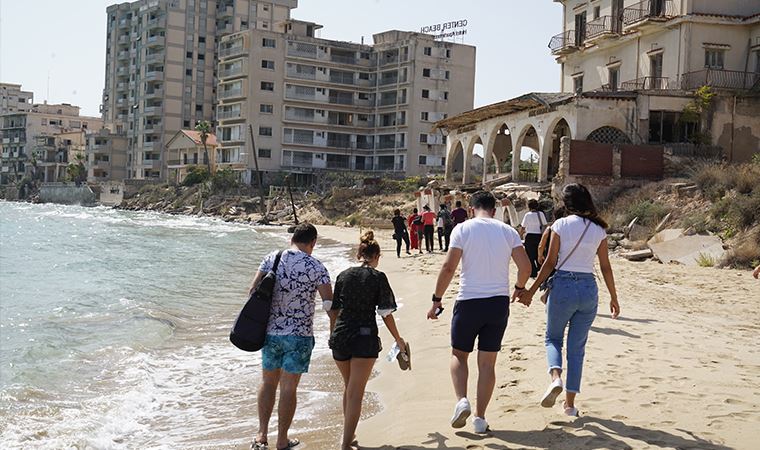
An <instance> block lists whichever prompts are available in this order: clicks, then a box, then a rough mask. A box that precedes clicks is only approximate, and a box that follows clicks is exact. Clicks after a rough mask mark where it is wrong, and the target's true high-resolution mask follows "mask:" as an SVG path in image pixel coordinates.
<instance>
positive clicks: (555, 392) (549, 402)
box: [541, 378, 562, 408]
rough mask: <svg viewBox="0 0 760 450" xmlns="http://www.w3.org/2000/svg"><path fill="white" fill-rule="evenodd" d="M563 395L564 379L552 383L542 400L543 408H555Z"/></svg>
mask: <svg viewBox="0 0 760 450" xmlns="http://www.w3.org/2000/svg"><path fill="white" fill-rule="evenodd" d="M561 393H562V379H560V378H557V379H556V380H554V381H553V382H552V384H550V385H549V388H548V389H546V393H545V394H544V396H543V398H542V399H541V406H543V407H544V408H551V407H552V406H554V403H556V402H557V397H558V396H559V394H561Z"/></svg>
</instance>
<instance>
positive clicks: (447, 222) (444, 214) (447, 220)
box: [438, 209, 454, 227]
mask: <svg viewBox="0 0 760 450" xmlns="http://www.w3.org/2000/svg"><path fill="white" fill-rule="evenodd" d="M438 218H439V219H443V226H444V227H451V226H452V225H454V219H452V218H451V213H450V212H449V210H448V209H442V210H440V211H438Z"/></svg>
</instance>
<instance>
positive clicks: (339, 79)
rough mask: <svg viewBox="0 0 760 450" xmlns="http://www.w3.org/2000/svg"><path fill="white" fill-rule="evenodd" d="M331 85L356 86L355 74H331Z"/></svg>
mask: <svg viewBox="0 0 760 450" xmlns="http://www.w3.org/2000/svg"><path fill="white" fill-rule="evenodd" d="M330 83H336V84H351V85H353V84H354V74H353V73H343V72H337V73H336V72H332V71H331V72H330Z"/></svg>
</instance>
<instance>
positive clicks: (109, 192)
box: [98, 183, 124, 206]
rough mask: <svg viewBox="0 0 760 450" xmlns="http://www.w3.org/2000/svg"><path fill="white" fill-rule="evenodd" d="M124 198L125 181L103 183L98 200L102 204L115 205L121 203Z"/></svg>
mask: <svg viewBox="0 0 760 450" xmlns="http://www.w3.org/2000/svg"><path fill="white" fill-rule="evenodd" d="M123 200H124V183H101V184H100V198H99V199H98V201H99V202H100V204H101V205H106V206H115V205H119V204H121V202H122V201H123Z"/></svg>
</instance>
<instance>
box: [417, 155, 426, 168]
mask: <svg viewBox="0 0 760 450" xmlns="http://www.w3.org/2000/svg"><path fill="white" fill-rule="evenodd" d="M417 162H419V164H420V165H421V166H427V156H426V155H420V157H419V159H418V161H417Z"/></svg>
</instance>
